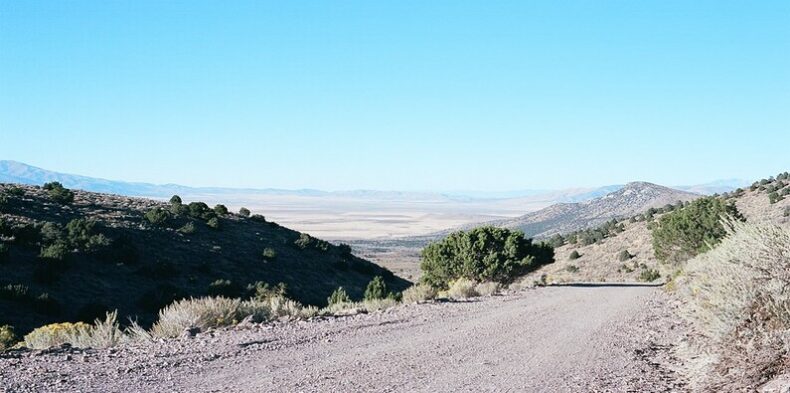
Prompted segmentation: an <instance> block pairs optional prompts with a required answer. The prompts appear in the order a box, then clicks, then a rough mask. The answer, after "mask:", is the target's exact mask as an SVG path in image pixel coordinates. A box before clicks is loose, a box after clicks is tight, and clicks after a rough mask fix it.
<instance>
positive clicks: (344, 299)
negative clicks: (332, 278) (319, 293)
mask: <svg viewBox="0 0 790 393" xmlns="http://www.w3.org/2000/svg"><path fill="white" fill-rule="evenodd" d="M326 302H327V304H328V305H330V306H332V305H334V304H338V303H350V302H351V297H350V296H348V294H347V293H346V290H345V289H343V287H338V288H337V289H335V290H334V291H333V292H332V294H331V295H329V298H327V299H326Z"/></svg>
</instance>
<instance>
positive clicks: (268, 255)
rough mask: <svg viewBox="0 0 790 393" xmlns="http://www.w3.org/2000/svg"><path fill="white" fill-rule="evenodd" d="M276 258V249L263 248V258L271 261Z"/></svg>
mask: <svg viewBox="0 0 790 393" xmlns="http://www.w3.org/2000/svg"><path fill="white" fill-rule="evenodd" d="M275 258H277V251H275V250H274V249H273V248H269V247H266V248H264V249H263V259H265V260H267V261H271V260H274V259H275Z"/></svg>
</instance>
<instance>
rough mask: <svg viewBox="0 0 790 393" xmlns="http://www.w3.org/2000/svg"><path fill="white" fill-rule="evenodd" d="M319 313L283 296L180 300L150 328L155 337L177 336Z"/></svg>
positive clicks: (315, 309) (167, 308)
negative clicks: (246, 323) (188, 329)
mask: <svg viewBox="0 0 790 393" xmlns="http://www.w3.org/2000/svg"><path fill="white" fill-rule="evenodd" d="M317 314H318V309H317V308H316V307H311V306H308V307H305V306H303V305H302V304H301V303H299V302H297V301H294V300H291V299H287V298H285V297H283V296H271V297H267V298H264V299H253V300H245V301H242V300H240V299H228V298H224V297H206V298H199V299H194V298H193V299H184V300H179V301H177V302H175V303H173V304H171V305H169V306H167V307H165V308H163V309H162V310H161V311H159V320H158V321H157V322H156V323H155V324H154V326H153V327H152V328H151V332H150V334H151V335H152V336H154V337H177V336H179V335H180V334H181V333H183V332H184V330H185V329H187V328H197V329H200V330H206V329H210V328H216V327H222V326H230V325H235V324H237V323H239V322H241V321H242V320H244V319H247V318H249V319H250V320H251V321H252V322H265V321H268V320H271V319H274V318H282V317H289V318H295V319H305V318H310V317H312V316H315V315H317Z"/></svg>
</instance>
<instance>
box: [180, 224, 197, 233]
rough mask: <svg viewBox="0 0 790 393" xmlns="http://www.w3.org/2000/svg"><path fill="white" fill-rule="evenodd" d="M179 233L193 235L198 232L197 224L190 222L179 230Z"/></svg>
mask: <svg viewBox="0 0 790 393" xmlns="http://www.w3.org/2000/svg"><path fill="white" fill-rule="evenodd" d="M178 232H179V233H183V234H185V235H191V234H193V233H195V232H197V227H195V223H194V222H192V221H188V222H187V223H186V224H184V225H183V226H182V227H181V228H178Z"/></svg>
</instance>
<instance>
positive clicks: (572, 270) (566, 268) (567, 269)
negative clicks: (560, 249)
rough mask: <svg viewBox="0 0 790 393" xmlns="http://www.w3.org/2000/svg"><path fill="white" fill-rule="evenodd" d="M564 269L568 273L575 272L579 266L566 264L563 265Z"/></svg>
mask: <svg viewBox="0 0 790 393" xmlns="http://www.w3.org/2000/svg"><path fill="white" fill-rule="evenodd" d="M565 271H566V272H568V273H576V272H578V271H579V267H578V266H576V265H568V266H566V267H565Z"/></svg>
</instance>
